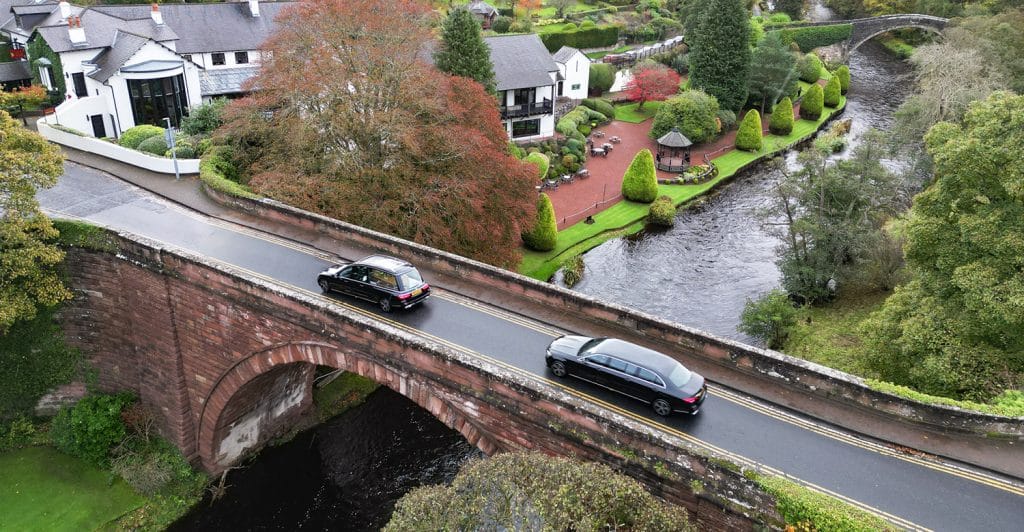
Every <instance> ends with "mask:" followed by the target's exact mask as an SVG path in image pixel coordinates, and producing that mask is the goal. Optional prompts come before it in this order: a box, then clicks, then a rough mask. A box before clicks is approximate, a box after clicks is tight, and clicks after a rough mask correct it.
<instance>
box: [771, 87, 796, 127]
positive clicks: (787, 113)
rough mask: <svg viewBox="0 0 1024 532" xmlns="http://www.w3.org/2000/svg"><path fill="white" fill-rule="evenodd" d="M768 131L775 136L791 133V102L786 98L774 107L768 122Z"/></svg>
mask: <svg viewBox="0 0 1024 532" xmlns="http://www.w3.org/2000/svg"><path fill="white" fill-rule="evenodd" d="M768 131H771V132H772V133H773V134H775V135H789V134H790V133H792V132H793V101H792V100H790V99H789V96H786V97H785V98H783V99H782V101H781V102H779V103H777V104H776V105H775V109H773V110H772V117H771V118H770V119H769V120H768Z"/></svg>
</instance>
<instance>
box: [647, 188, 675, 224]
mask: <svg viewBox="0 0 1024 532" xmlns="http://www.w3.org/2000/svg"><path fill="white" fill-rule="evenodd" d="M647 222H648V223H650V224H651V225H658V226H662V227H672V226H673V225H675V223H676V206H675V204H673V203H672V198H670V197H668V196H661V197H659V198H658V199H656V200H654V203H652V204H651V210H650V212H649V213H648V215H647Z"/></svg>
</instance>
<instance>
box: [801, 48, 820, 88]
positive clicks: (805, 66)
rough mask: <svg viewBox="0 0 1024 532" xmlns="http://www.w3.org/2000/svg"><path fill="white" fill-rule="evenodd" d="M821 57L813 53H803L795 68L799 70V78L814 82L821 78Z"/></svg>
mask: <svg viewBox="0 0 1024 532" xmlns="http://www.w3.org/2000/svg"><path fill="white" fill-rule="evenodd" d="M823 66H824V65H822V64H821V59H818V56H816V55H814V54H813V53H808V54H805V55H804V56H803V57H801V58H800V62H799V63H798V64H797V68H798V69H799V70H800V79H801V80H803V81H806V82H807V83H816V82H817V81H818V80H819V79H821V69H822V68H823Z"/></svg>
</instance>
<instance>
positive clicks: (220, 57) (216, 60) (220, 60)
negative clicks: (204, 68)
mask: <svg viewBox="0 0 1024 532" xmlns="http://www.w3.org/2000/svg"><path fill="white" fill-rule="evenodd" d="M211 55H212V56H213V57H212V59H213V64H214V66H217V65H223V64H224V54H222V53H220V52H217V53H215V54H211Z"/></svg>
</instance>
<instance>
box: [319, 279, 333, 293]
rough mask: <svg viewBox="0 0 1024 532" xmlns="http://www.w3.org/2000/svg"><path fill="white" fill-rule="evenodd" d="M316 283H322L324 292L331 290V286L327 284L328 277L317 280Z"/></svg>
mask: <svg viewBox="0 0 1024 532" xmlns="http://www.w3.org/2000/svg"><path fill="white" fill-rule="evenodd" d="M316 284H318V285H320V290H323V291H324V292H330V291H331V286H330V285H328V284H327V280H326V279H320V280H319V281H317V282H316Z"/></svg>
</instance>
